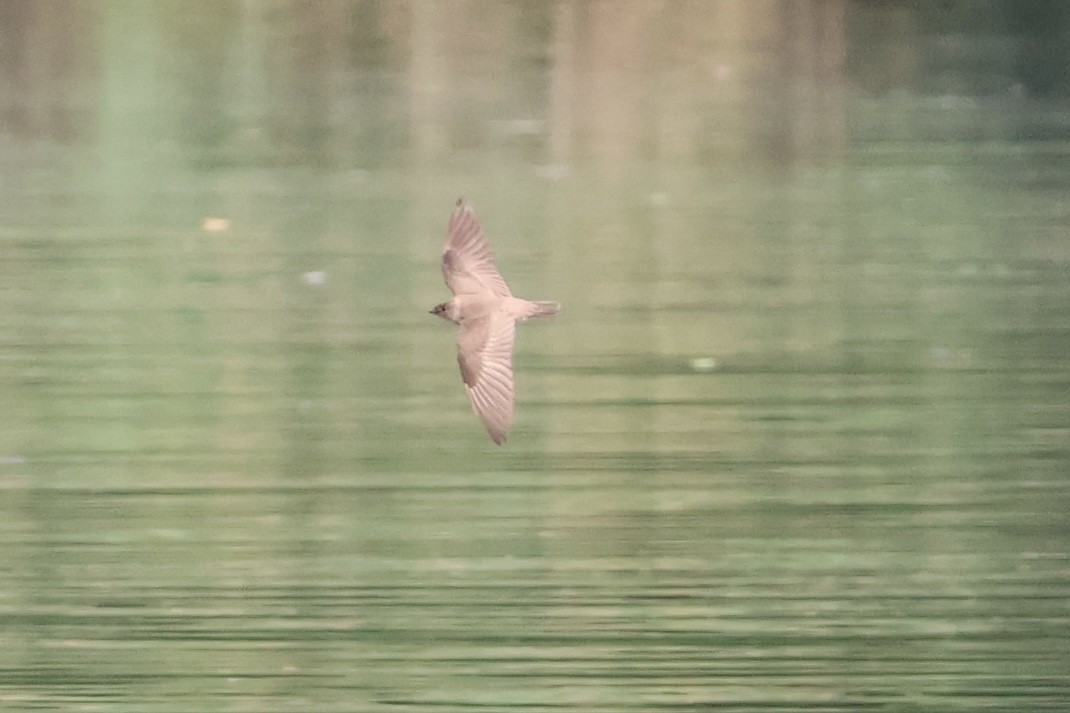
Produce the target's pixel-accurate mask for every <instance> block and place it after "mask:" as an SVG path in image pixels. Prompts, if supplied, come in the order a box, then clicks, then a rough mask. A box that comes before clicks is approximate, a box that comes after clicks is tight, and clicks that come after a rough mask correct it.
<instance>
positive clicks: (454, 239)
mask: <svg viewBox="0 0 1070 713" xmlns="http://www.w3.org/2000/svg"><path fill="white" fill-rule="evenodd" d="M442 276H443V277H444V278H445V280H446V286H447V287H449V288H450V290H451V291H452V292H453V294H455V295H460V294H472V293H481V292H487V291H489V292H492V293H494V294H496V295H500V296H502V297H509V296H511V295H512V293H511V292H510V291H509V285H507V284H505V278H503V277H502V276H501V273H500V272H498V268H497V266H496V265H495V264H494V253H492V252H491V250H490V245H488V244H487V239H486V238H485V237H484V236H483V227H482V226H481V225H480V224H479V219H478V218H476V213H475V211H474V210H472V207H471V206H470V205H468V204H467V203H465V202H464V201H463V200H460V199H458V200H457V209H456V210H454V211H453V215H452V216H450V222H449V227H448V229H447V231H446V247H445V249H444V250H443V251H442Z"/></svg>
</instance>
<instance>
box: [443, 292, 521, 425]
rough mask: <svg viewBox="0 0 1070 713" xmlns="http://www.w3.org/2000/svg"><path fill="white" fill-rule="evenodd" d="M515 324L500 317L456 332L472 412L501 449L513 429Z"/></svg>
mask: <svg viewBox="0 0 1070 713" xmlns="http://www.w3.org/2000/svg"><path fill="white" fill-rule="evenodd" d="M515 340H516V323H515V322H514V321H513V319H512V318H511V317H509V316H508V315H506V314H503V313H497V314H494V315H491V316H489V317H487V318H486V319H481V320H479V321H477V322H474V323H466V324H464V325H462V326H461V328H460V330H458V332H457V360H458V362H459V363H460V366H461V377H462V378H463V379H464V388H465V391H467V392H468V400H469V402H470V403H471V404H472V410H473V411H475V412H476V414H477V415H478V416H479V418H480V419H482V421H483V425H484V426H486V427H487V432H488V433H490V437H491V439H492V440H493V441H494V442H495V443H497V444H499V445H501V444H502V443H503V442H504V441H505V437H506V435H507V434H508V433H509V429H510V428H511V427H512V425H513V397H514V381H513V344H514V342H515Z"/></svg>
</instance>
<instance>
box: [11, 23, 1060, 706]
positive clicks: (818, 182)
mask: <svg viewBox="0 0 1070 713" xmlns="http://www.w3.org/2000/svg"><path fill="white" fill-rule="evenodd" d="M246 41H248V38H246ZM130 71H135V70H130ZM353 91H355V92H356V94H355V95H356V96H358V97H372V98H373V99H374V101H375V102H378V104H376V106H378V107H380V109H381V108H382V106H383V105H384V104H385V105H387V106H390V101H389V100H388V99H384V98H383V95H382V87H380V86H378V85H377V84H374V83H372V84H371V85H370V86H364V87H357V89H356V90H353ZM893 99H894V101H890V102H885V103H878V105H874V104H872V103H867V102H866V101H864V100H862V99H858V98H855V99H852V100H851V101H852V104H851V107H852V112H853V113H852V116H853V117H854V118H855V121H856V123H857V124H858V125H860V126H861V127H862V129H857V130H858V132H859V134H858V135H852V136H849V137H848V138H849V139H850V141H849V142H848V145H846V146H845V147H843V152H842V153H836V154H834V155H833V156H832V157H829V156H825V157H823V158H819V159H818V160H800V161H797V162H789V163H788V164H786V165H783V164H771V165H758V166H755V165H749V162H747V161H741V162H735V161H729V160H726V161H724V162H722V161H719V160H718V161H710V162H708V163H702V162H699V161H690V160H666V161H654V162H648V161H646V160H645V159H642V158H639V157H635V156H632V157H629V158H628V160H627V161H625V162H623V163H615V162H612V161H610V162H599V161H597V160H592V161H589V162H588V161H584V160H580V159H577V160H575V161H574V162H571V163H569V164H568V165H558V166H552V165H551V166H547V165H544V164H541V163H538V162H531V161H528V160H526V159H523V158H521V157H520V156H518V155H516V154H515V153H514V152H513V148H514V146H513V144H512V143H509V142H511V141H512V140H513V139H512V138H510V139H506V140H503V141H505V147H504V148H503V147H502V146H497V148H491V149H487V148H482V149H479V150H473V152H472V153H471V154H465V155H464V157H462V158H459V159H456V160H454V161H452V162H451V161H446V162H436V161H430V162H428V163H427V164H420V163H419V162H416V165H408V164H405V163H404V161H401V160H400V159H399V164H398V165H397V166H389V167H387V166H382V167H373V168H353V167H352V166H349V165H339V166H331V165H325V166H315V165H314V166H312V167H310V166H309V165H308V163H307V162H305V161H304V160H303V158H307V154H306V153H302V152H303V151H306V150H307V151H309V152H311V153H315V151H314V150H313V149H309V148H308V147H307V146H305V145H304V144H302V143H301V142H302V141H304V140H306V139H308V137H304V138H303V139H302V138H301V137H298V139H295V142H296V143H295V146H294V147H292V148H293V149H294V150H295V151H297V153H295V154H294V155H293V156H291V159H293V160H288V159H287V160H284V159H279V158H278V156H275V155H274V154H272V156H275V157H274V159H273V160H272V161H267V162H262V159H263V158H264V155H263V153H260V152H262V151H263V150H264V149H263V147H262V146H260V145H259V144H258V141H259V139H257V137H256V136H252V137H250V136H247V135H243V137H242V138H241V140H240V141H239V143H238V145H237V146H231V145H227V146H226V147H224V148H223V149H218V147H217V149H213V151H216V150H218V151H219V153H211V152H210V154H211V155H210V156H209V160H207V161H205V156H204V155H203V154H202V153H199V150H200V149H203V146H200V147H191V146H189V145H187V144H184V143H182V142H178V143H176V144H174V145H171V144H161V145H157V144H155V143H154V142H153V141H152V140H150V139H151V138H152V137H153V136H154V135H155V134H153V133H152V132H148V134H141V133H137V132H136V131H135V132H134V133H133V134H132V135H131V138H130V139H129V141H126V140H125V139H121V138H120V137H121V136H125V134H123V133H122V132H121V131H120V132H118V133H114V134H113V133H109V132H110V131H113V130H115V127H114V125H113V124H114V123H115V122H113V123H112V124H108V125H107V126H105V127H103V128H101V129H100V131H99V132H98V133H94V134H93V135H92V136H91V137H88V138H86V137H83V138H82V139H79V140H74V141H70V142H68V143H64V142H56V141H52V140H40V139H32V140H31V139H29V138H26V137H24V136H23V137H17V136H16V137H15V138H11V137H8V139H6V140H5V143H4V144H3V146H2V150H3V156H4V161H5V165H6V167H7V169H8V176H9V178H8V180H7V184H6V185H7V186H8V188H9V189H10V190H8V192H7V193H6V195H5V196H4V197H3V198H2V199H0V200H2V203H3V206H4V210H5V213H6V215H7V218H5V220H4V221H3V222H2V223H0V242H2V249H3V254H2V259H0V363H2V369H0V394H2V396H3V401H4V403H5V404H6V407H5V409H3V413H2V415H0V429H2V430H0V438H2V441H0V490H2V497H0V708H3V709H4V710H52V709H58V710H85V711H95V710H101V711H125V710H129V711H135V710H136V711H189V710H232V711H243V710H249V711H253V710H255V711H293V710H315V711H387V710H411V711H425V710H439V711H453V710H456V711H462V710H464V711H469V710H473V709H485V710H521V711H535V710H540V711H541V710H576V711H581V710H600V711H657V710H696V711H697V710H710V709H718V710H739V711H742V710H766V711H788V710H801V709H809V710H821V711H840V710H842V711H848V710H850V711H862V710H895V711H907V710H926V711H945V710H946V711H973V710H979V709H984V710H1007V711H1060V710H1063V709H1064V708H1065V707H1066V705H1067V702H1068V701H1070V683H1068V682H1067V677H1066V671H1067V670H1070V656H1068V654H1067V651H1070V529H1068V527H1067V512H1068V510H1070V477H1068V473H1070V467H1068V466H1070V449H1068V446H1070V439H1068V437H1070V419H1068V403H1070V402H1068V398H1067V397H1068V394H1070V388H1068V387H1070V357H1068V356H1067V354H1068V348H1070V332H1068V329H1067V321H1066V315H1067V314H1070V282H1068V281H1067V280H1066V275H1067V270H1068V268H1070V243H1068V242H1067V240H1066V237H1067V233H1066V225H1067V218H1068V215H1067V202H1066V199H1065V196H1066V195H1068V191H1070V175H1068V173H1067V171H1066V169H1065V168H1064V166H1065V165H1066V164H1065V146H1063V144H1062V143H1060V142H1058V141H1040V142H1030V141H1027V140H1019V139H1016V138H1014V137H1011V138H1007V137H1002V138H999V139H998V140H995V139H994V140H992V141H990V142H987V143H985V142H974V143H970V144H967V145H965V146H964V145H963V144H961V143H957V142H958V141H959V140H960V137H959V136H958V135H954V136H952V137H951V138H946V139H942V140H933V141H924V142H923V141H917V142H914V141H909V140H903V139H902V137H891V138H889V137H888V136H887V135H885V134H884V133H882V129H881V128H880V127H881V122H882V121H884V122H893V121H895V117H898V119H900V120H903V122H904V124H909V123H910V121H917V120H918V117H922V118H924V117H930V118H931V117H942V118H941V120H944V119H946V118H947V117H945V116H944V115H943V114H942V113H940V112H935V113H930V111H931V107H929V106H928V105H927V104H926V103H925V101H924V100H922V99H909V100H908V99H907V98H905V97H896V98H893ZM369 101H372V99H369ZM897 102H898V103H897ZM982 108H983V107H982ZM997 109H998V108H997ZM383 111H384V112H385V113H386V114H388V113H389V112H387V111H386V110H383ZM895 111H900V112H904V113H905V114H906V117H907V118H904V117H903V115H897V114H895V113H894V112H895ZM941 111H943V109H941ZM986 111H989V112H992V113H987V114H983V116H988V117H992V116H995V114H998V111H997V110H996V109H992V108H991V107H989V108H988V109H987V110H986ZM120 113H121V112H120ZM955 116H959V115H958V114H956V115H955ZM1046 116H1048V115H1047V114H1045V113H1043V112H1041V111H1039V110H1038V112H1037V114H1036V115H1033V114H1029V115H1028V116H1027V117H1026V119H1023V121H1026V120H1029V121H1033V120H1035V121H1037V122H1042V121H1046V120H1047V119H1045V117H1046ZM876 117H880V118H879V119H878V118H876ZM890 117H891V118H890ZM113 119H114V117H113ZM933 120H934V121H935V120H936V119H933ZM921 123H924V122H921ZM105 124H107V122H105ZM118 124H119V126H120V128H122V126H123V123H122V122H121V121H120V122H118ZM518 126H519V128H517V127H518ZM509 127H512V128H511V129H510V130H511V131H519V132H520V133H523V132H524V131H528V130H531V131H536V132H538V131H539V130H540V129H539V128H538V126H536V127H534V128H530V127H527V125H526V124H521V125H513V124H510V125H509ZM127 128H129V127H127ZM198 128H199V129H203V128H204V127H198ZM156 129H158V127H156ZM156 129H154V130H156ZM384 131H385V130H384ZM146 136H147V137H148V138H146ZM245 141H247V142H249V143H242V142H245ZM313 143H314V141H313ZM336 148H337V147H336ZM141 150H145V151H148V152H149V155H150V156H151V157H152V158H153V160H151V161H145V162H139V161H137V160H135V159H136V158H137V155H138V152H139V151H141ZM272 150H279V151H281V149H278V147H277V146H276V147H274V148H273V149H272ZM340 150H342V149H340ZM381 150H382V151H383V152H385V153H387V154H390V155H395V154H393V153H391V152H394V151H395V150H396V149H394V148H391V147H390V146H389V145H387V146H385V147H381ZM282 153H283V156H287V155H288V154H285V152H282ZM343 153H344V151H343ZM116 156H118V158H116ZM235 157H238V158H235ZM295 157H296V158H295ZM239 159H240V160H239ZM275 161H277V163H276V162H275ZM339 163H343V164H344V161H342V160H340V161H339ZM722 163H725V164H727V165H721V164H722ZM458 194H463V195H464V196H465V197H466V198H467V199H468V200H470V201H471V202H472V203H473V204H474V206H475V207H476V209H477V211H478V212H479V213H480V215H481V216H482V218H483V221H484V224H485V227H486V229H487V233H488V235H489V236H490V239H491V241H492V244H493V246H494V248H495V250H496V252H497V254H498V256H499V262H500V264H501V267H502V270H503V272H504V274H505V275H506V277H507V278H508V279H509V280H510V283H511V284H512V286H513V288H514V290H515V291H516V292H517V293H518V294H521V295H523V296H526V297H530V298H540V299H557V300H560V301H561V302H562V303H563V304H564V309H563V311H562V313H561V314H560V315H559V317H558V318H557V319H555V320H554V321H552V322H546V323H531V324H525V325H524V326H523V327H522V328H521V333H520V338H519V344H518V352H517V369H518V402H519V405H518V419H517V426H516V428H515V430H514V432H513V434H512V435H511V437H510V440H509V442H508V443H507V444H506V445H505V446H504V447H502V448H498V447H496V446H494V445H493V444H492V443H491V442H490V441H489V439H488V438H487V436H486V434H485V432H484V431H483V429H482V427H481V425H480V424H479V422H478V420H477V419H476V418H475V416H473V415H472V414H471V412H470V410H469V407H468V405H467V402H466V400H465V396H464V393H463V389H462V387H461V384H460V379H459V375H458V373H457V367H456V363H455V359H454V346H453V334H452V331H451V329H450V328H449V326H448V325H445V324H443V323H442V322H441V321H440V320H437V319H436V318H434V317H432V316H430V315H428V314H427V310H428V309H429V308H430V307H431V306H432V305H433V304H435V303H436V302H438V301H441V300H442V299H443V298H444V297H445V295H446V294H447V293H446V289H445V287H444V286H443V285H442V284H441V279H440V275H439V272H438V251H439V249H440V247H441V241H442V238H443V230H444V226H445V223H446V219H447V217H448V215H449V212H450V210H451V208H452V204H453V201H454V200H455V199H456V197H457V195H458Z"/></svg>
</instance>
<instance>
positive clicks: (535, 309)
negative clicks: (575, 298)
mask: <svg viewBox="0 0 1070 713" xmlns="http://www.w3.org/2000/svg"><path fill="white" fill-rule="evenodd" d="M527 307H528V310H527V312H528V314H527V315H526V317H525V318H527V317H553V316H554V315H555V314H557V313H558V312H559V311H560V310H561V303H560V302H528V304H527Z"/></svg>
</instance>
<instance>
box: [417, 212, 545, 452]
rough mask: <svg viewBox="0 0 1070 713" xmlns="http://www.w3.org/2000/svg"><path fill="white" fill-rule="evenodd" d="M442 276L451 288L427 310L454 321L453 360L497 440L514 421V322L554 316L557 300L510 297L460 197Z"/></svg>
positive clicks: (480, 230) (475, 221) (452, 218)
mask: <svg viewBox="0 0 1070 713" xmlns="http://www.w3.org/2000/svg"><path fill="white" fill-rule="evenodd" d="M442 276H443V277H444V278H446V286H447V287H449V288H450V291H452V292H453V299H451V300H450V301H449V302H443V303H442V304H439V305H435V307H434V309H432V310H431V314H435V315H438V316H439V317H441V318H442V319H448V320H449V321H451V322H453V323H454V324H456V325H457V326H458V329H457V361H458V363H459V364H460V365H461V378H462V379H463V380H464V388H465V391H467V392H468V400H469V401H470V402H471V404H472V409H473V410H474V411H475V412H476V414H478V415H479V418H481V419H482V420H483V424H484V425H485V426H486V427H487V432H488V433H490V438H491V440H492V441H494V442H495V443H497V444H498V445H501V444H502V443H504V442H505V437H506V435H507V434H508V433H509V428H510V427H511V426H512V425H513V392H514V382H513V343H514V341H515V339H516V324H517V322H523V321H524V320H525V319H528V318H529V317H553V316H554V315H555V314H557V311H558V310H559V309H561V305H560V304H559V303H557V302H531V301H529V300H523V299H520V298H519V297H513V293H512V292H510V291H509V285H507V284H505V279H504V278H503V277H502V276H501V273H499V272H498V268H497V267H496V266H495V265H494V254H493V253H491V251H490V246H489V245H487V239H486V238H485V237H483V228H482V227H480V225H479V219H478V218H476V214H475V211H473V210H472V208H471V206H469V205H467V204H466V203H465V202H464V200H463V199H460V198H458V199H457V209H456V210H454V211H453V215H452V216H450V224H449V228H448V229H447V234H446V247H445V249H444V250H443V252H442Z"/></svg>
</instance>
